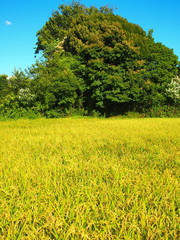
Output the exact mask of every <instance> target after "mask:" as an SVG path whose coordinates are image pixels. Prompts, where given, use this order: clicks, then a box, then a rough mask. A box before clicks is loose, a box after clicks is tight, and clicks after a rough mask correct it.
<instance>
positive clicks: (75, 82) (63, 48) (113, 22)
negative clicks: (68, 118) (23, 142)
mask: <svg viewBox="0 0 180 240" xmlns="http://www.w3.org/2000/svg"><path fill="white" fill-rule="evenodd" d="M152 33H153V31H152V30H149V32H148V33H146V32H145V31H144V30H143V29H142V28H141V27H140V26H139V25H137V24H133V23H130V22H128V21H127V20H126V19H125V18H122V17H120V16H118V15H115V14H114V13H113V10H112V9H111V8H108V7H101V8H99V9H98V8H96V7H94V6H92V7H86V6H84V5H82V4H80V3H79V2H72V3H71V4H70V5H65V4H62V5H60V6H59V8H58V10H57V11H55V12H53V14H52V16H51V17H50V18H49V20H48V21H47V22H46V23H45V25H44V26H43V27H42V29H40V30H39V31H38V33H37V43H36V51H35V53H36V54H40V55H41V56H42V60H41V61H37V63H36V64H34V65H33V66H32V67H31V68H30V69H29V79H30V80H31V81H30V82H31V83H30V86H28V88H29V89H30V90H29V91H30V92H31V94H33V96H34V98H33V101H34V103H33V104H34V108H36V109H38V110H39V111H42V112H46V111H50V110H55V111H57V112H68V111H71V110H72V109H74V110H77V111H80V110H83V111H86V112H87V113H89V114H90V113H91V112H92V111H97V112H99V113H100V114H103V115H107V116H110V115H113V114H120V113H123V112H127V111H132V110H136V111H142V110H143V109H150V108H152V107H153V106H157V105H159V106H161V105H166V104H168V99H169V98H168V96H167V94H166V93H167V91H166V90H167V88H168V86H169V84H170V83H171V81H172V79H173V78H175V77H176V76H177V75H178V71H179V68H178V58H177V56H176V55H175V54H174V53H173V50H171V49H169V48H167V47H166V46H164V45H163V44H161V43H156V42H155V41H154V39H153V36H152ZM2 79H3V77H2ZM21 79H22V76H21ZM24 81H25V82H26V84H25V85H27V79H26V80H25V79H24ZM3 84H5V83H4V80H2V84H1V85H3ZM21 88H23V89H24V88H27V86H26V87H23V86H21ZM169 102H171V104H172V102H173V101H169ZM31 104H32V103H31Z"/></svg>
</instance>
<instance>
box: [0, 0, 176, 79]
mask: <svg viewBox="0 0 180 240" xmlns="http://www.w3.org/2000/svg"><path fill="white" fill-rule="evenodd" d="M70 2H71V1H66V0H64V1H63V0H30V1H26V0H0V74H7V75H11V74H12V72H13V70H14V69H15V68H16V69H19V68H21V69H22V70H24V69H25V68H27V67H28V66H31V64H33V63H34V62H35V58H34V48H35V46H36V40H37V38H36V33H37V31H38V30H39V29H41V28H42V26H43V25H44V24H45V22H46V21H47V20H48V18H49V17H50V16H51V13H52V12H53V11H55V10H57V9H58V6H59V5H60V4H62V3H70ZM80 2H81V3H82V4H85V5H86V6H91V5H94V6H97V7H100V6H104V5H108V6H109V7H112V8H114V12H115V14H118V15H120V16H122V17H124V18H126V19H127V20H128V21H129V22H132V23H136V24H139V25H140V26H141V27H142V28H143V29H144V30H145V31H148V30H149V29H154V34H153V37H154V39H155V41H156V42H162V43H163V44H164V45H166V46H167V47H169V48H172V49H174V53H175V54H176V55H177V56H178V57H179V60H180V0H171V1H170V0H151V1H150V0H89V1H88V0H81V1H80ZM116 8H117V9H116Z"/></svg>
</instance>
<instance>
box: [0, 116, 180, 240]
mask: <svg viewBox="0 0 180 240" xmlns="http://www.w3.org/2000/svg"><path fill="white" fill-rule="evenodd" d="M179 132H180V120H179V119H70V118H69V119H53V120H52V119H49V120H46V119H37V120H18V121H9V122H1V123H0V146H1V148H0V174H1V176H0V177H1V178H0V187H1V189H0V195H1V198H0V199H1V200H0V216H1V217H0V239H7V240H19V239H22V240H33V239H70V240H73V239H74V240H78V239H84V240H85V239H90V240H93V239H94V240H95V239H96V240H100V239H105V240H108V239H118V240H119V239H125V240H139V239H144V240H154V239H155V240H156V239H163V240H164V239H165V240H166V239H167V240H169V239H179V237H180V235H178V234H179V230H180V229H179V208H178V207H179V203H180V201H179V200H180V199H179V196H180V191H179V190H180V189H179V186H180V185H179V175H180V171H179V170H180V167H179V166H180V165H179V163H180V162H179V160H180V159H179V155H180V151H179V150H180V149H179V146H180V139H179Z"/></svg>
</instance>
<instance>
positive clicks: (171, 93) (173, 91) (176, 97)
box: [166, 76, 180, 103]
mask: <svg viewBox="0 0 180 240" xmlns="http://www.w3.org/2000/svg"><path fill="white" fill-rule="evenodd" d="M166 94H167V96H168V97H169V98H171V99H172V100H173V101H174V102H175V103H179V102H180V78H179V77H178V76H177V77H175V78H173V79H172V80H171V82H170V84H169V85H168V88H167V89H166Z"/></svg>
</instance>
